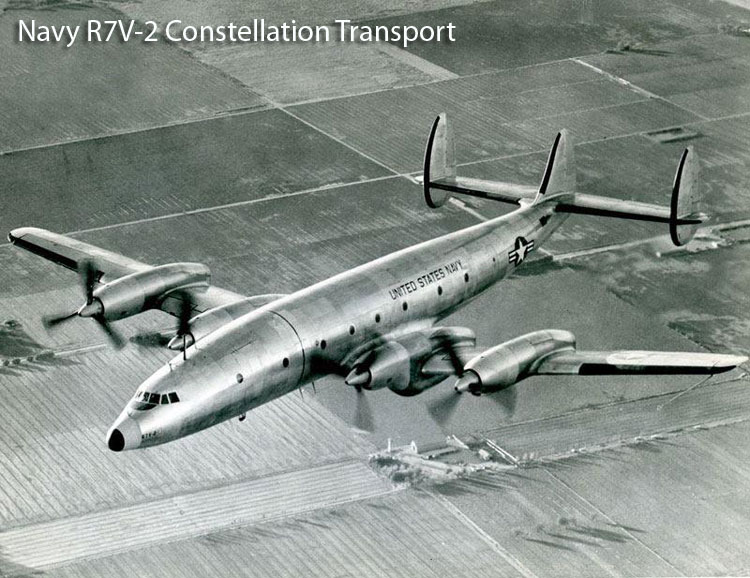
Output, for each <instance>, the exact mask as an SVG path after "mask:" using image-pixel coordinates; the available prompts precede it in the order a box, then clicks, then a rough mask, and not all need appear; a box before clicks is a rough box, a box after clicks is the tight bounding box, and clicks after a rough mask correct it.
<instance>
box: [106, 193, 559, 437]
mask: <svg viewBox="0 0 750 578" xmlns="http://www.w3.org/2000/svg"><path fill="white" fill-rule="evenodd" d="M565 218H566V216H565V215H562V214H559V213H555V204H554V203H553V202H549V201H548V200H545V201H543V202H541V203H537V204H533V205H529V206H524V207H521V208H520V209H518V210H516V211H514V212H512V213H509V214H507V215H503V216H501V217H498V218H495V219H492V220H490V221H487V222H483V223H480V224H477V225H474V226H472V227H468V228H466V229H462V230H459V231H456V232H454V233H451V234H448V235H444V236H442V237H438V238H436V239H432V240H430V241H426V242H424V243H420V244H418V245H415V246H412V247H409V248H407V249H403V250H401V251H398V252H395V253H392V254H390V255H387V256H385V257H382V258H379V259H377V260H375V261H372V262H370V263H366V264H364V265H361V266H359V267H356V268H354V269H351V270H348V271H345V272H343V273H340V274H338V275H336V276H334V277H331V278H329V279H327V280H325V281H322V282H320V283H317V284H315V285H312V286H310V287H308V288H306V289H303V290H301V291H298V292H296V293H293V294H291V295H289V296H286V297H284V298H281V299H279V300H277V301H273V302H271V303H269V304H268V305H265V306H263V307H261V308H259V309H257V310H255V311H252V312H250V313H248V314H246V315H244V316H243V317H241V318H239V319H237V320H235V321H233V322H231V323H229V324H227V325H225V326H223V327H221V328H220V329H219V330H217V331H215V332H213V333H211V334H209V335H208V336H206V337H205V338H203V339H201V340H199V341H198V342H197V343H196V344H195V345H193V346H191V347H189V348H188V349H187V353H186V359H183V355H182V354H180V355H179V356H177V357H175V358H174V359H173V360H172V361H171V362H169V363H168V364H167V365H165V366H164V367H162V368H161V369H160V370H159V371H157V372H156V373H155V374H154V375H153V376H151V377H150V378H149V379H148V380H146V381H145V382H144V383H143V384H142V385H141V386H140V387H139V389H138V391H139V392H143V391H146V392H155V393H162V394H166V393H168V392H175V393H177V395H178V397H179V400H180V401H179V403H170V404H165V405H157V406H155V407H152V408H151V409H148V410H146V411H143V410H138V409H135V405H136V404H134V403H131V404H129V406H128V407H127V408H126V409H125V410H124V411H123V413H122V414H121V415H120V417H119V418H118V420H117V421H116V422H115V424H114V425H113V426H112V429H111V430H110V432H112V431H113V430H114V429H115V428H118V429H119V430H120V431H123V432H125V437H126V444H125V448H124V449H132V448H135V447H147V446H151V445H156V444H160V443H164V442H167V441H171V440H174V439H177V438H180V437H183V436H186V435H189V434H192V433H195V432H197V431H200V430H202V429H205V428H207V427H210V426H212V425H215V424H217V423H219V422H221V421H224V420H227V419H229V418H232V417H235V416H238V415H241V414H243V413H245V412H247V411H249V410H252V409H253V408H255V407H258V406H259V405H262V404H264V403H266V402H269V401H271V400H273V399H275V398H278V397H280V396H282V395H284V394H286V393H289V392H290V391H293V390H294V389H296V388H297V387H300V386H301V385H304V384H306V383H309V382H310V381H311V380H314V379H315V378H317V377H319V376H321V375H324V374H330V373H332V368H336V367H346V366H347V365H350V364H351V363H352V362H353V360H355V359H356V358H357V357H358V356H359V355H360V354H361V353H362V352H364V351H367V350H368V349H369V348H371V347H372V346H373V344H374V343H377V342H379V341H380V340H383V339H393V338H396V337H398V336H399V335H404V334H407V333H411V332H414V331H418V330H421V329H427V328H429V327H431V326H432V325H433V324H434V323H435V322H436V321H438V320H439V319H441V318H443V317H446V316H447V315H449V314H451V313H453V312H454V311H456V310H457V309H458V308H460V307H461V306H462V305H464V304H466V303H467V302H468V301H470V300H471V299H472V298H473V297H475V296H477V295H479V294H480V293H481V292H482V291H484V290H485V289H487V288H488V287H489V286H491V285H493V284H494V283H495V282H497V281H498V280H500V279H502V278H503V277H505V276H507V275H508V274H509V273H511V272H512V271H513V270H514V269H515V268H516V267H517V266H518V265H520V264H521V262H522V261H523V258H524V257H526V256H527V253H528V252H529V250H530V248H531V243H532V242H533V247H534V249H536V248H538V247H539V245H540V244H541V243H542V242H543V241H544V240H546V239H547V238H548V237H549V236H550V235H551V234H552V233H553V231H554V230H555V229H557V227H559V226H560V224H562V222H563V221H564V220H565ZM543 223H544V224H543ZM519 239H522V241H521V244H522V245H521V247H520V251H518V249H519ZM514 250H515V251H516V254H517V253H518V252H520V253H521V255H520V261H519V257H516V254H514V253H513V252H514Z"/></svg>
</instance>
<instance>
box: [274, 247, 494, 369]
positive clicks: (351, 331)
mask: <svg viewBox="0 0 750 578" xmlns="http://www.w3.org/2000/svg"><path fill="white" fill-rule="evenodd" d="M493 261H494V257H493ZM464 282H465V283H468V282H469V274H468V273H464ZM437 294H438V295H442V294H443V287H442V286H441V285H438V288H437ZM401 309H403V310H404V311H407V310H408V309H409V304H408V303H407V302H406V301H404V302H403V303H402V304H401ZM381 319H382V318H381V317H380V313H376V314H375V323H380V321H381ZM355 331H356V328H355V327H354V325H350V326H349V335H354V333H355ZM327 345H328V344H327V343H326V340H325V339H323V340H321V342H320V348H321V349H325V348H326V347H327ZM287 365H288V360H287V359H284V367H286V366H287Z"/></svg>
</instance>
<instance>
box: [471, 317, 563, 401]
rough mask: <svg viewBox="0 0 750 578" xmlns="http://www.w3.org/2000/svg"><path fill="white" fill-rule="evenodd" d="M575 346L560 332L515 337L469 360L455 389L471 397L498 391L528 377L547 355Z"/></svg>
mask: <svg viewBox="0 0 750 578" xmlns="http://www.w3.org/2000/svg"><path fill="white" fill-rule="evenodd" d="M575 345H576V338H575V336H574V335H573V334H572V333H570V332H569V331H563V330H560V329H544V330H542V331H534V332H532V333H527V334H526V335H522V336H520V337H516V338H515V339H511V340H510V341H506V342H505V343H501V344H500V345H496V346H495V347H492V348H490V349H487V350H486V351H483V352H482V353H480V354H479V355H477V356H476V357H474V358H473V359H471V360H470V361H469V362H468V363H467V364H466V365H465V366H464V374H463V376H462V377H461V379H459V380H458V382H457V383H456V389H457V390H458V391H469V392H470V393H473V394H475V395H480V394H482V393H492V392H494V391H500V390H501V389H505V388H506V387H510V386H511V385H513V384H514V383H517V382H519V381H521V380H522V379H524V378H526V377H528V376H529V375H530V374H531V373H533V370H534V368H535V367H536V366H537V365H538V364H539V362H541V360H542V359H544V358H545V357H547V356H548V355H549V354H551V353H554V352H557V351H562V350H565V349H575Z"/></svg>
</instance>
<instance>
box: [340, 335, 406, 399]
mask: <svg viewBox="0 0 750 578" xmlns="http://www.w3.org/2000/svg"><path fill="white" fill-rule="evenodd" d="M410 382H411V355H410V353H409V350H408V349H406V347H404V346H403V345H401V344H400V343H398V342H395V341H389V342H387V343H384V344H383V345H381V346H380V347H378V348H377V349H375V350H373V351H372V352H371V353H370V354H369V355H368V356H367V358H366V359H364V360H362V361H361V362H359V363H357V364H356V365H355V366H354V369H352V371H351V372H350V373H349V375H348V376H347V377H346V384H347V385H351V386H354V387H361V388H362V389H368V390H375V389H383V388H384V387H392V386H393V385H395V384H404V386H408V385H409V383H410Z"/></svg>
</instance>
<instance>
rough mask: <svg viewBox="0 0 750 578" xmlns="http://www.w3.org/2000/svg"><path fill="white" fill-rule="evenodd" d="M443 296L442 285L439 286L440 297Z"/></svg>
mask: <svg viewBox="0 0 750 578" xmlns="http://www.w3.org/2000/svg"><path fill="white" fill-rule="evenodd" d="M442 294H443V288H442V287H441V286H440V285H438V295H442Z"/></svg>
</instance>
